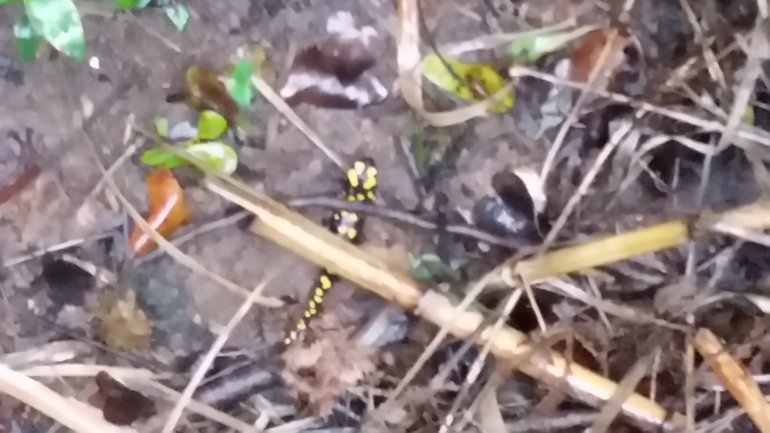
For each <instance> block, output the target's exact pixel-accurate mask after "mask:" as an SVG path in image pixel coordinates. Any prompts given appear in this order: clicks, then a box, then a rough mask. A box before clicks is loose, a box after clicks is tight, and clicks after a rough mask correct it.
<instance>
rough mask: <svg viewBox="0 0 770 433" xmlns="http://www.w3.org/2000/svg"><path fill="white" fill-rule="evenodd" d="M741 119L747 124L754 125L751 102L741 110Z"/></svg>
mask: <svg viewBox="0 0 770 433" xmlns="http://www.w3.org/2000/svg"><path fill="white" fill-rule="evenodd" d="M741 120H742V121H743V123H745V124H747V125H751V126H754V107H753V106H752V105H751V104H749V105H747V106H746V110H745V111H744V112H743V116H741Z"/></svg>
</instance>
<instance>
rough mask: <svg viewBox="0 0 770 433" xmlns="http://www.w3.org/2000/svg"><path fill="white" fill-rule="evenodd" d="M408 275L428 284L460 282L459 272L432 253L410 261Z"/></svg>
mask: <svg viewBox="0 0 770 433" xmlns="http://www.w3.org/2000/svg"><path fill="white" fill-rule="evenodd" d="M409 273H410V274H411V275H412V277H414V278H415V279H417V280H419V281H422V282H424V283H429V284H434V283H438V282H442V281H459V280H460V272H459V271H458V270H457V269H453V268H452V267H450V266H449V265H447V264H445V263H444V262H442V261H441V258H440V257H439V256H437V255H436V254H433V253H428V254H423V255H421V256H419V257H415V258H414V259H413V260H412V263H411V266H410V269H409Z"/></svg>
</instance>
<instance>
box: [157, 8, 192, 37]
mask: <svg viewBox="0 0 770 433" xmlns="http://www.w3.org/2000/svg"><path fill="white" fill-rule="evenodd" d="M163 11H164V12H166V16H167V17H168V19H169V21H171V22H172V23H173V24H174V26H176V28H177V30H179V31H180V32H181V31H182V30H184V28H185V26H186V25H187V21H189V20H190V11H189V10H187V6H185V5H183V4H179V3H178V4H175V5H172V6H166V7H165V8H163Z"/></svg>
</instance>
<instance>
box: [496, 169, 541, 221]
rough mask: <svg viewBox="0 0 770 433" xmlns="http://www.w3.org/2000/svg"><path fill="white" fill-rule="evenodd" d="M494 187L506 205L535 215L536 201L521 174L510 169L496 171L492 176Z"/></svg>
mask: <svg viewBox="0 0 770 433" xmlns="http://www.w3.org/2000/svg"><path fill="white" fill-rule="evenodd" d="M492 188H493V189H494V190H495V192H496V193H497V195H498V196H499V197H500V198H501V199H502V200H503V202H504V203H505V204H506V205H508V206H510V207H512V208H515V209H518V210H519V211H521V212H522V213H524V214H530V215H532V216H533V217H534V215H535V202H534V200H532V196H531V195H530V194H529V191H528V190H527V185H526V184H525V183H524V181H523V180H522V179H521V178H520V177H519V176H517V175H515V174H514V173H511V172H509V171H503V172H500V173H496V174H495V175H494V176H492Z"/></svg>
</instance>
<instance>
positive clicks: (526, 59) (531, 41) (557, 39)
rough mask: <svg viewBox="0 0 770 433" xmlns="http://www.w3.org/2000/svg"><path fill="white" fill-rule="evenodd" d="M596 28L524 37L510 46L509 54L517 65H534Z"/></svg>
mask: <svg viewBox="0 0 770 433" xmlns="http://www.w3.org/2000/svg"><path fill="white" fill-rule="evenodd" d="M596 28H597V26H583V27H580V28H577V29H575V30H570V31H567V32H556V33H545V34H539V35H537V34H535V35H527V36H523V37H521V38H518V39H516V40H515V41H513V42H511V45H509V46H508V54H510V55H511V57H512V58H513V60H514V61H515V62H517V63H521V64H527V63H534V62H536V61H538V60H540V58H541V57H543V56H545V55H546V54H550V53H553V52H554V51H557V50H559V49H561V48H563V47H564V46H565V45H567V44H568V43H570V42H572V41H573V40H575V39H577V38H579V37H581V36H583V35H585V34H586V33H588V32H590V31H592V30H595V29H596Z"/></svg>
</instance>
